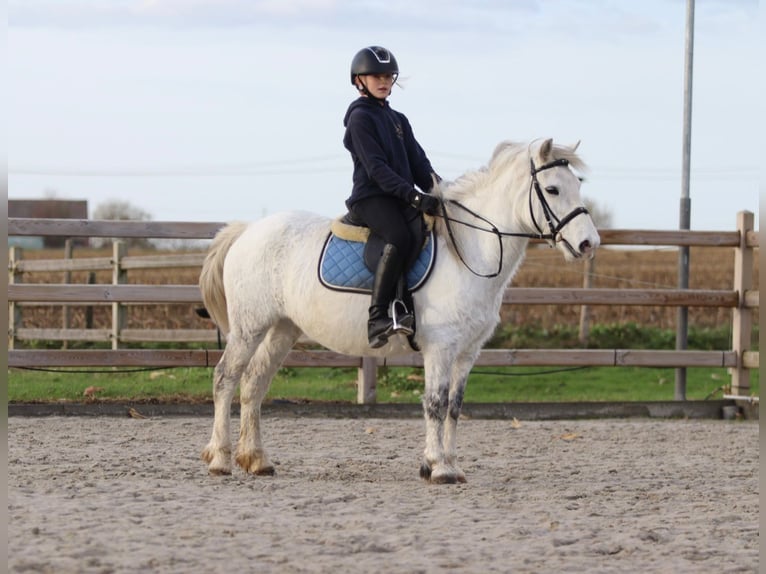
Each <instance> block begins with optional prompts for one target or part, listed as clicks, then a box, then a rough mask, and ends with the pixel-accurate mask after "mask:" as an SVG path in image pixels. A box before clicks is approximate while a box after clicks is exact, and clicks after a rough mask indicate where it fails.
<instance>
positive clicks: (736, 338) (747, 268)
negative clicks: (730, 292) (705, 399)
mask: <svg viewBox="0 0 766 574" xmlns="http://www.w3.org/2000/svg"><path fill="white" fill-rule="evenodd" d="M754 222H755V218H754V216H753V213H752V212H750V211H740V212H739V213H737V230H738V231H739V245H738V246H737V247H735V248H734V290H735V291H736V292H737V294H738V295H739V303H738V305H737V307H735V308H734V310H733V311H732V325H731V328H732V350H733V351H735V352H736V353H737V366H736V367H733V368H731V369H730V372H731V394H732V395H739V396H748V395H749V394H750V369H748V368H746V367H745V365H744V360H743V359H744V353H745V351H749V350H750V345H751V329H752V322H753V312H752V310H750V309H749V308H747V307H745V291H747V290H748V289H752V287H753V249H752V248H751V247H748V245H747V232H748V231H752V229H753V225H754Z"/></svg>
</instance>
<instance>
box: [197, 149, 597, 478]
mask: <svg viewBox="0 0 766 574" xmlns="http://www.w3.org/2000/svg"><path fill="white" fill-rule="evenodd" d="M576 147H577V146H574V147H565V146H558V145H553V142H552V140H550V139H548V140H545V141H542V142H539V141H535V142H532V143H530V144H517V143H510V142H503V143H501V144H499V145H498V146H497V148H496V149H495V151H494V154H493V155H492V158H491V160H490V162H489V165H488V166H487V167H485V168H482V169H480V170H477V171H472V172H469V173H466V174H465V175H464V176H462V177H460V178H459V179H457V180H456V181H454V182H451V183H447V182H442V183H441V185H440V186H439V187H438V188H435V189H434V191H433V193H434V194H436V195H437V196H439V197H441V198H442V200H443V216H442V217H437V219H436V224H435V229H436V242H437V252H438V255H437V259H436V262H435V267H434V269H433V271H432V273H431V276H430V277H429V279H428V281H427V282H426V284H425V285H424V286H423V287H422V288H420V289H419V290H418V291H417V292H415V293H414V305H415V315H416V320H417V331H416V334H415V338H414V339H415V342H416V344H417V345H418V346H419V348H420V350H421V352H422V354H423V365H424V369H425V391H424V393H423V410H424V416H425V424H426V441H425V451H424V457H423V462H422V464H421V468H420V475H421V477H422V478H424V479H425V480H427V481H430V482H432V483H454V482H465V474H464V473H463V471H462V470H461V469H460V468H459V467H458V465H457V453H456V430H457V422H458V417H459V415H460V410H461V406H462V402H463V393H464V390H465V385H466V381H467V377H468V373H469V371H470V370H471V367H472V366H473V364H474V361H475V360H476V357H477V355H478V354H479V351H480V350H481V347H482V345H483V344H484V342H485V341H486V340H487V339H488V338H489V337H490V336H491V335H492V333H493V330H494V328H495V326H496V325H497V323H498V321H499V310H500V305H501V303H502V300H503V293H504V292H505V289H506V287H507V286H508V284H509V282H510V281H511V278H512V277H513V275H514V273H515V272H516V270H517V268H518V266H519V264H520V263H521V261H522V259H523V256H524V253H525V250H526V247H527V243H528V241H529V238H531V237H538V238H543V239H546V240H547V241H548V243H549V244H550V245H551V246H554V245H555V246H556V247H558V248H559V250H560V251H561V252H562V253H563V255H564V257H565V259H567V260H569V261H571V260H575V259H578V258H582V257H592V256H593V253H594V251H595V249H596V248H597V247H598V245H599V243H600V239H599V235H598V232H597V230H596V228H595V226H594V224H593V221H592V220H591V218H590V216H589V215H588V212H587V210H586V209H585V208H584V206H583V203H582V200H581V198H580V192H579V190H580V180H579V178H578V177H577V176H576V175H575V173H574V172H573V171H572V170H571V169H570V167H569V166H570V165H571V166H572V167H574V168H577V169H583V168H584V164H583V162H582V160H581V159H580V158H579V157H578V156H577V155H576V153H575V149H576ZM330 224H331V221H330V220H329V219H327V218H324V217H320V216H317V215H313V214H310V213H305V212H288V213H280V214H276V215H273V216H270V217H266V218H264V219H261V220H259V221H257V222H255V223H251V224H244V223H232V224H229V225H227V226H226V227H224V228H223V229H222V230H221V231H220V232H219V233H218V234H217V235H216V237H215V239H214V240H213V243H212V245H211V247H210V251H209V253H208V255H207V257H206V259H205V263H204V265H203V268H202V272H201V274H200V288H201V290H202V297H203V301H204V303H205V306H206V307H207V309H208V312H209V313H210V316H211V318H212V319H213V320H214V321H215V323H216V324H217V325H218V327H219V328H220V329H221V330H222V331H223V332H224V333H226V334H227V345H226V350H225V351H224V353H223V356H222V357H221V360H220V362H219V363H218V365H217V366H216V368H215V374H214V381H213V397H214V401H215V420H214V423H213V434H212V438H211V439H210V442H209V443H208V445H207V446H206V447H205V449H204V450H203V452H202V459H203V460H204V461H205V462H207V463H208V470H209V472H210V473H212V474H230V473H231V471H232V460H231V458H232V456H231V455H232V451H231V435H230V428H229V427H230V410H231V401H232V398H233V395H234V392H235V390H236V387H237V384H238V383H239V384H240V385H241V390H240V401H241V422H240V435H239V442H238V444H237V451H236V456H235V459H236V462H237V464H238V465H239V466H240V467H242V468H243V469H244V470H245V471H246V472H248V473H252V474H256V475H270V474H273V473H274V466H273V465H272V463H271V461H270V459H269V456H268V454H267V453H266V450H265V449H264V446H263V444H262V442H261V429H260V425H261V402H262V401H263V399H264V397H265V396H266V392H267V390H268V388H269V385H270V384H271V380H272V377H273V376H274V374H275V373H276V372H277V370H278V369H279V367H280V365H281V363H282V361H283V360H284V358H285V356H286V355H287V353H288V352H289V351H290V349H291V348H292V346H293V345H294V344H295V342H296V341H297V339H298V337H299V336H300V335H301V333H305V334H306V335H307V336H308V337H309V338H311V339H313V340H315V341H317V342H318V343H320V344H321V345H323V346H325V347H327V348H328V349H332V350H333V351H336V352H338V353H343V354H346V355H351V356H376V357H386V356H392V355H395V354H400V353H407V352H412V351H411V349H410V348H409V346H408V344H407V341H406V339H405V338H404V337H403V336H402V335H399V336H394V337H392V338H391V340H390V341H389V343H388V344H387V345H386V346H384V347H382V348H380V349H371V348H370V347H369V346H368V342H367V308H368V306H369V304H370V297H369V295H366V294H358V293H346V292H339V291H333V290H330V289H327V288H326V287H324V286H322V285H321V284H320V282H319V280H318V277H317V264H318V260H319V257H320V251H321V249H322V246H323V244H324V242H325V239H326V238H327V235H328V233H329V230H330Z"/></svg>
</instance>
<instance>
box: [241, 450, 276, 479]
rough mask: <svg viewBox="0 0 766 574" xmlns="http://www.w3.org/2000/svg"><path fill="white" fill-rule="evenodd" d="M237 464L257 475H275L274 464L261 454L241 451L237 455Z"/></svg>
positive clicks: (249, 472)
mask: <svg viewBox="0 0 766 574" xmlns="http://www.w3.org/2000/svg"><path fill="white" fill-rule="evenodd" d="M236 461H237V464H238V465H239V466H240V467H241V468H242V470H244V471H245V472H246V473H248V474H252V475H255V476H274V473H275V471H274V465H273V464H271V462H270V461H269V460H268V459H267V458H266V457H265V456H264V454H263V453H262V452H261V453H260V454H252V453H244V452H241V453H239V454H237V456H236Z"/></svg>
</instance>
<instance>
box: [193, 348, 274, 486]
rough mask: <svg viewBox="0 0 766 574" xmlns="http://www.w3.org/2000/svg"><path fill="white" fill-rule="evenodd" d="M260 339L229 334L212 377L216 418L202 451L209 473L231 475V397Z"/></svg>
mask: <svg viewBox="0 0 766 574" xmlns="http://www.w3.org/2000/svg"><path fill="white" fill-rule="evenodd" d="M259 340H260V339H255V340H250V341H243V340H242V339H241V338H240V337H237V336H231V337H230V338H229V340H228V342H227V344H226V350H225V351H224V352H223V356H222V357H221V360H220V361H219V362H218V364H217V365H216V367H215V372H214V376H213V402H214V405H215V418H214V420H213V436H212V437H211V438H210V442H209V443H208V444H207V446H206V447H205V448H204V450H203V451H202V460H204V461H205V462H206V463H207V464H208V472H210V474H231V428H230V427H231V400H232V398H233V397H234V392H235V391H236V389H237V383H238V382H239V379H240V377H241V376H242V372H243V371H244V370H245V367H246V366H247V364H248V362H249V361H250V357H252V355H253V351H254V349H255V348H256V346H257V345H258V342H259Z"/></svg>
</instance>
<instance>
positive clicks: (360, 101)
mask: <svg viewBox="0 0 766 574" xmlns="http://www.w3.org/2000/svg"><path fill="white" fill-rule="evenodd" d="M383 105H384V106H386V107H387V106H388V100H386V101H384V102H383ZM362 107H372V108H375V107H380V103H379V102H377V101H375V100H371V99H370V98H365V97H363V96H360V97H358V98H357V99H355V100H354V101H353V102H351V104H350V105H349V106H348V109H347V110H346V115H345V116H343V127H347V126H348V118H349V117H350V116H351V112H353V111H354V110H355V109H357V108H362Z"/></svg>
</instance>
